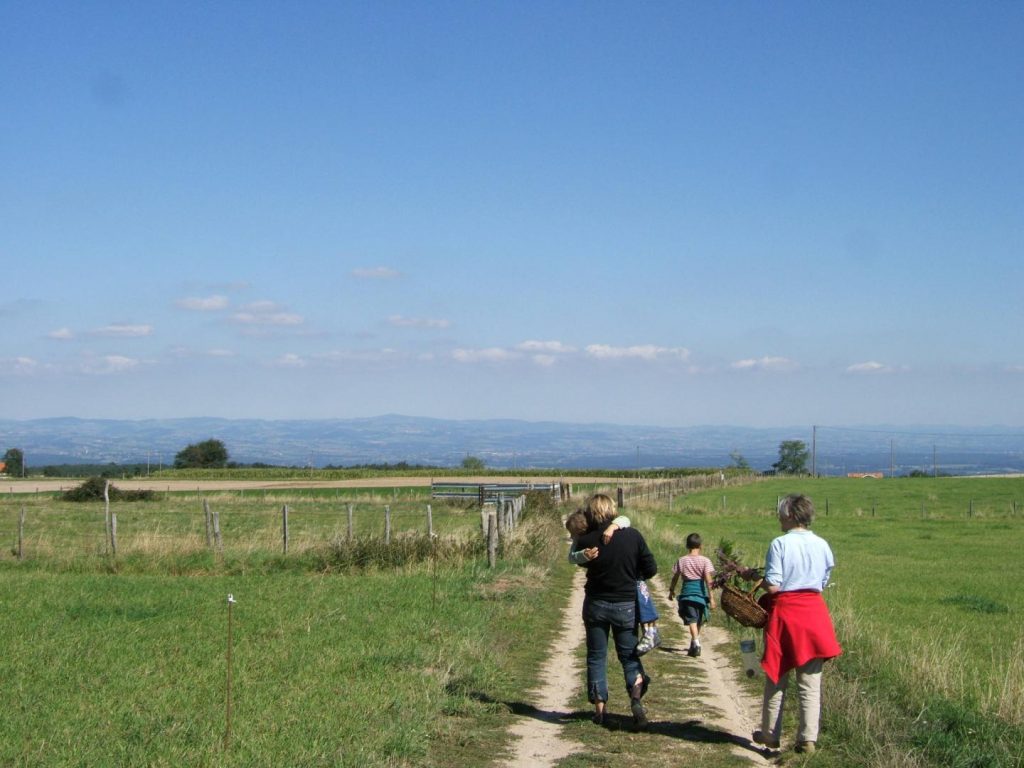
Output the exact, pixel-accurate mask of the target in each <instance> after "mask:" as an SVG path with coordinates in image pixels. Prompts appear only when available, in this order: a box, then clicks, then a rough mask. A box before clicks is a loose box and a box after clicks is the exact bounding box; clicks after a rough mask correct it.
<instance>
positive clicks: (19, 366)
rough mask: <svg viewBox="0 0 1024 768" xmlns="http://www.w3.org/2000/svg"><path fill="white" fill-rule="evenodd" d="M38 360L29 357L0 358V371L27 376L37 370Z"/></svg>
mask: <svg viewBox="0 0 1024 768" xmlns="http://www.w3.org/2000/svg"><path fill="white" fill-rule="evenodd" d="M39 368H40V365H39V361H38V360H34V359H33V358H31V357H12V358H7V359H0V373H11V374H15V375H19V376H28V375H31V374H33V373H35V372H36V371H37V370H39Z"/></svg>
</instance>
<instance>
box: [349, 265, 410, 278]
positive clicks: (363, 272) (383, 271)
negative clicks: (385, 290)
mask: <svg viewBox="0 0 1024 768" xmlns="http://www.w3.org/2000/svg"><path fill="white" fill-rule="evenodd" d="M351 275H352V277H355V278H358V279H360V280H394V279H395V278H397V277H401V276H402V273H401V272H399V271H398V270H397V269H392V268H391V267H360V268H358V269H353V270H352V272H351Z"/></svg>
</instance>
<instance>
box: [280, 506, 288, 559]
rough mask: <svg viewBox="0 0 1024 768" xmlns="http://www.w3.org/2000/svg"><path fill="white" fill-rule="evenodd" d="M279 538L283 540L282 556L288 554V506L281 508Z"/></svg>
mask: <svg viewBox="0 0 1024 768" xmlns="http://www.w3.org/2000/svg"><path fill="white" fill-rule="evenodd" d="M281 538H282V539H283V546H284V554H286V555H287V554H288V505H287V504H285V505H284V506H283V507H281Z"/></svg>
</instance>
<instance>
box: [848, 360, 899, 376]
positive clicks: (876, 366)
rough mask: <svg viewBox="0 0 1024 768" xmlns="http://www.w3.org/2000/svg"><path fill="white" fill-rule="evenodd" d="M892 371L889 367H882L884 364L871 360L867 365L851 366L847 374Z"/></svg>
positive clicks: (856, 364)
mask: <svg viewBox="0 0 1024 768" xmlns="http://www.w3.org/2000/svg"><path fill="white" fill-rule="evenodd" d="M891 370H892V368H890V367H889V366H887V365H882V363H876V362H875V361H874V360H869V361H868V362H866V363H855V364H854V365H851V366H849V367H847V369H846V372H847V373H887V372H889V371H891Z"/></svg>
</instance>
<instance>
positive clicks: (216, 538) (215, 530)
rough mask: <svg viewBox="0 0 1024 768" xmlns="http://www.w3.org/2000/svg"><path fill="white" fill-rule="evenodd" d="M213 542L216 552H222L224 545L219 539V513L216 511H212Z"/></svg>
mask: <svg viewBox="0 0 1024 768" xmlns="http://www.w3.org/2000/svg"><path fill="white" fill-rule="evenodd" d="M213 542H214V544H215V545H216V547H217V551H218V552H223V551H224V546H223V544H224V543H223V542H222V541H221V538H220V512H218V511H217V510H216V509H215V510H213Z"/></svg>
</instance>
